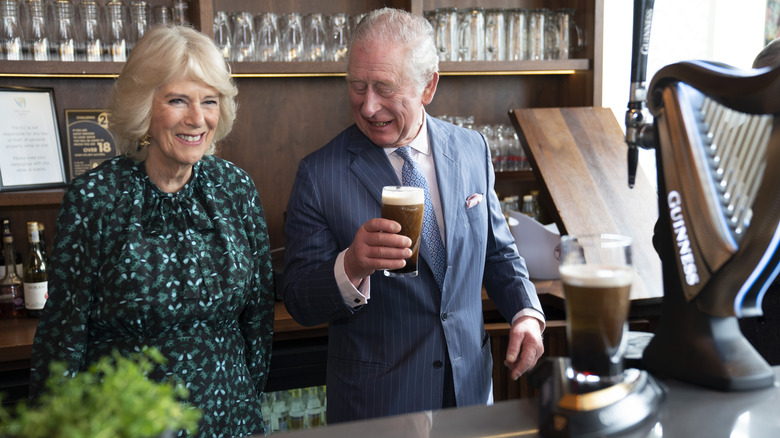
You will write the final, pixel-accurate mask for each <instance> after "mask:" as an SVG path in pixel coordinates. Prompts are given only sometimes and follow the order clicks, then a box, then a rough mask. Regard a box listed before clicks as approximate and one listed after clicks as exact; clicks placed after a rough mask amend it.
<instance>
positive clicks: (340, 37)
mask: <svg viewBox="0 0 780 438" xmlns="http://www.w3.org/2000/svg"><path fill="white" fill-rule="evenodd" d="M328 21H329V25H328V28H329V35H330V37H329V38H328V41H329V47H328V58H329V59H330V60H331V61H343V60H345V59H346V57H347V41H348V40H349V35H350V30H351V29H350V25H349V15H347V14H343V13H340V14H333V15H330V16H328Z"/></svg>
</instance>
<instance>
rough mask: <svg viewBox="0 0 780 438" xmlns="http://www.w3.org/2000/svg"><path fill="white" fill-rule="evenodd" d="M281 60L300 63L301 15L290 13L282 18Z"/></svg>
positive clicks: (301, 53)
mask: <svg viewBox="0 0 780 438" xmlns="http://www.w3.org/2000/svg"><path fill="white" fill-rule="evenodd" d="M283 21H284V25H283V27H282V29H283V30H282V60H283V61H288V62H289V61H301V60H302V59H303V50H304V49H303V19H302V18H301V14H299V13H297V12H290V13H287V14H284V16H283Z"/></svg>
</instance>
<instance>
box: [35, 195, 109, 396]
mask: <svg viewBox="0 0 780 438" xmlns="http://www.w3.org/2000/svg"><path fill="white" fill-rule="evenodd" d="M93 195H94V193H92V192H90V191H89V190H88V188H87V187H86V184H83V180H78V182H76V183H74V184H72V185H71V186H70V187H69V188H68V190H67V191H66V192H65V195H64V198H63V201H62V205H61V207H60V210H59V214H58V216H57V227H56V232H55V236H54V244H53V248H52V253H51V256H50V257H49V297H48V299H47V300H46V306H45V307H44V309H43V312H42V314H41V318H40V321H39V322H38V328H37V330H36V333H35V339H34V341H33V349H32V356H31V369H30V394H29V398H30V400H35V399H36V398H37V397H38V396H40V395H41V393H42V392H43V391H44V390H45V384H46V379H47V378H48V375H49V364H50V363H52V362H63V361H64V362H65V363H66V364H67V371H68V373H69V374H70V375H71V376H74V375H75V374H76V373H77V372H78V371H79V370H81V369H82V368H83V367H84V360H85V359H84V358H85V355H86V349H87V330H88V328H87V320H88V318H89V313H90V305H91V301H92V296H93V294H92V291H93V285H94V279H95V274H96V273H97V270H98V263H99V261H100V260H101V256H100V254H98V253H97V251H98V250H97V248H98V243H99V241H100V238H101V232H100V223H99V221H100V215H98V214H95V212H96V211H98V210H99V208H97V209H96V208H95V205H96V204H97V203H96V202H94V201H95V200H94V199H93V198H92V196H93Z"/></svg>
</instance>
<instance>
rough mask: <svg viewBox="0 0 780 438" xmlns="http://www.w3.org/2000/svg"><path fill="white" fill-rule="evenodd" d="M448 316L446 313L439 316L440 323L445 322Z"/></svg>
mask: <svg viewBox="0 0 780 438" xmlns="http://www.w3.org/2000/svg"><path fill="white" fill-rule="evenodd" d="M448 316H449V315H447V312H444V313H442V314H441V320H442V321H446V320H447V317H448Z"/></svg>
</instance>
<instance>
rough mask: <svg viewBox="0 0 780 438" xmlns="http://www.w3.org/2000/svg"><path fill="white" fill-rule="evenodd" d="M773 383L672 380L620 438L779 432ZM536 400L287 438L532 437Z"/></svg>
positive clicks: (779, 373)
mask: <svg viewBox="0 0 780 438" xmlns="http://www.w3.org/2000/svg"><path fill="white" fill-rule="evenodd" d="M774 370H775V386H774V387H773V388H769V389H763V390H757V391H746V392H721V391H716V390H711V389H706V388H702V387H699V386H693V385H689V384H687V383H683V382H679V381H674V380H661V382H662V383H663V384H664V385H666V386H667V388H668V390H669V391H668V393H667V396H666V400H664V401H663V402H662V404H661V409H660V411H659V412H657V413H656V415H655V416H652V417H650V418H648V419H646V420H645V421H644V422H642V423H640V424H639V425H637V426H636V427H634V428H632V429H629V430H627V431H625V432H623V433H618V434H615V435H610V436H615V437H622V438H661V437H685V438H700V437H701V438H705V437H706V438H721V437H722V438H727V437H743V438H766V437H776V436H778V434H780V415H778V408H777V406H778V405H779V404H780V383H779V382H780V367H775V368H774ZM537 403H538V401H537V400H536V399H516V400H508V401H503V402H499V403H496V404H495V405H493V406H472V407H465V408H455V409H443V410H440V411H434V412H428V413H422V412H421V413H413V414H407V415H399V416H396V417H387V418H380V419H375V420H367V421H357V422H352V423H341V424H335V425H329V426H326V427H321V428H314V429H308V430H301V431H293V432H288V433H284V434H280V436H284V437H289V438H337V437H338V438H341V437H358V436H360V437H362V436H370V437H372V438H385V437H387V438H391V437H392V438H395V437H405V438H499V437H500V438H510V437H526V438H530V437H538V436H540V435H539V429H538V428H539V420H538V418H537V415H538V406H537Z"/></svg>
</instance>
